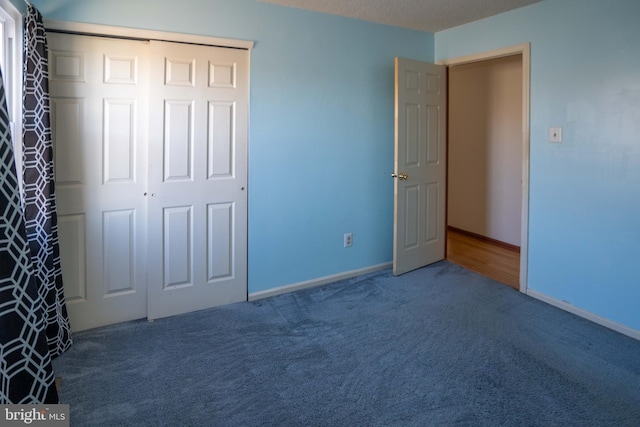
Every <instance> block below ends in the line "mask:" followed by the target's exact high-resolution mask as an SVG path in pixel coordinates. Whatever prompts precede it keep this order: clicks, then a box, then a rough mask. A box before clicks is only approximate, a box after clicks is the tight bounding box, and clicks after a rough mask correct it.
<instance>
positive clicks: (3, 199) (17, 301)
mask: <svg viewBox="0 0 640 427" xmlns="http://www.w3.org/2000/svg"><path fill="white" fill-rule="evenodd" d="M0 216H1V217H0V242H2V243H1V244H0V404H9V403H14V404H18V403H23V404H37V403H58V394H57V392H56V388H55V377H54V374H53V367H52V365H51V358H50V356H49V349H48V346H47V337H46V335H45V321H44V316H43V312H42V299H41V297H40V295H39V293H38V289H37V285H36V282H35V280H34V276H33V275H32V263H31V254H30V251H29V244H28V242H27V233H26V231H25V224H24V218H23V216H22V206H21V203H20V189H19V187H18V176H17V174H16V167H15V157H14V153H13V143H12V141H11V129H10V127H9V114H8V112H7V101H6V95H5V90H4V84H3V82H2V72H1V71H0Z"/></svg>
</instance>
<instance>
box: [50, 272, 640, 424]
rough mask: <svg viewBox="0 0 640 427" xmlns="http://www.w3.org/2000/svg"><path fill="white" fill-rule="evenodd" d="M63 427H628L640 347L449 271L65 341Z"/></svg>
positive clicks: (381, 278) (639, 418) (384, 278)
mask: <svg viewBox="0 0 640 427" xmlns="http://www.w3.org/2000/svg"><path fill="white" fill-rule="evenodd" d="M55 368H56V375H57V376H61V377H62V390H61V393H60V397H61V400H62V403H68V404H70V408H71V425H72V426H92V425H104V426H448V425H460V426H518V425H522V426H638V425H640V342H638V341H636V340H633V339H631V338H629V337H626V336H623V335H620V334H618V333H616V332H613V331H611V330H608V329H606V328H603V327H601V326H599V325H596V324H594V323H591V322H589V321H587V320H584V319H581V318H579V317H576V316H574V315H571V314H569V313H567V312H564V311H562V310H559V309H556V308H554V307H552V306H549V305H547V304H544V303H542V302H540V301H537V300H534V299H532V298H530V297H528V296H526V295H523V294H521V293H519V292H517V291H515V290H513V289H512V288H510V287H508V286H505V285H500V284H498V283H496V282H493V281H491V280H489V279H486V278H484V277H482V276H479V275H477V274H475V273H472V272H470V271H468V270H465V269H463V268H461V267H458V266H456V265H454V264H451V263H449V262H447V261H442V262H439V263H436V264H434V265H431V266H429V267H426V268H423V269H420V270H417V271H414V272H411V273H407V274H405V275H403V276H400V277H393V276H392V274H391V271H388V270H385V271H382V272H377V273H372V274H368V275H364V276H360V277H356V278H353V279H349V280H345V281H341V282H337V283H334V284H331V285H327V286H322V287H317V288H313V289H307V290H302V291H298V292H294V293H290V294H285V295H280V296H277V297H272V298H268V299H264V300H260V301H256V302H246V303H239V304H233V305H229V306H225V307H220V308H216V309H211V310H205V311H200V312H196V313H191V314H187V315H182V316H176V317H172V318H167V319H161V320H157V321H155V322H152V323H149V322H146V321H134V322H128V323H124V324H119V325H114V326H109V327H105V328H99V329H94V330H90V331H85V332H81V333H76V334H75V335H74V345H73V347H72V348H71V349H70V350H69V351H68V352H66V353H65V354H64V355H62V356H61V357H60V358H58V359H56V361H55Z"/></svg>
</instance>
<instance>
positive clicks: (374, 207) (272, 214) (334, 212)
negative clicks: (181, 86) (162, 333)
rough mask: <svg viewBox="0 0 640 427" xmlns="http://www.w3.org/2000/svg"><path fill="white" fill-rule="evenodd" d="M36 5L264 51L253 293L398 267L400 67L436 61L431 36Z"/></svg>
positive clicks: (206, 11)
mask: <svg viewBox="0 0 640 427" xmlns="http://www.w3.org/2000/svg"><path fill="white" fill-rule="evenodd" d="M18 3H20V2H19V1H18V0H16V4H18ZM32 3H33V4H34V5H35V6H36V7H37V8H38V9H39V10H40V11H41V12H42V14H43V16H44V17H45V19H54V20H66V21H78V22H89V23H97V24H104V25H114V26H124V27H135V28H143V29H154V30H162V31H171V32H181V33H192V34H202V35H208V36H216V37H227V38H238V39H246V40H253V41H255V42H256V44H255V48H254V50H253V52H252V54H251V105H250V108H251V113H250V114H251V118H250V121H251V123H250V150H249V151H250V161H249V292H250V293H254V292H258V291H263V290H267V289H270V288H274V287H279V286H284V285H289V284H294V283H299V282H301V281H306V280H312V279H316V278H319V277H324V276H328V275H332V274H337V273H342V272H346V271H351V270H356V269H360V268H365V267H369V266H374V265H378V264H381V263H386V262H389V261H391V259H392V239H393V187H392V184H393V183H392V180H391V179H390V177H389V174H390V172H392V170H393V58H394V57H395V56H403V57H407V58H413V59H418V60H425V61H433V55H434V53H433V39H434V36H433V34H428V33H422V32H417V31H410V30H403V29H399V28H393V27H389V26H383V25H377V24H372V23H367V22H363V21H357V20H352V19H346V18H339V17H335V16H331V15H324V14H319V13H312V12H307V11H302V10H299V9H291V8H285V7H280V6H274V5H270V4H266V3H260V2H257V1H254V0H180V1H176V0H135V1H132V0H109V1H105V0H32ZM347 232H352V233H353V236H354V244H353V247H351V248H349V249H344V248H343V242H342V236H343V234H344V233H347Z"/></svg>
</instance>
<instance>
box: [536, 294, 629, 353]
mask: <svg viewBox="0 0 640 427" xmlns="http://www.w3.org/2000/svg"><path fill="white" fill-rule="evenodd" d="M526 293H527V295H529V296H530V297H533V298H535V299H537V300H540V301H542V302H546V303H547V304H550V305H552V306H554V307H558V308H560V309H562V310H564V311H568V312H569V313H572V314H575V315H576V316H580V317H582V318H584V319H587V320H590V321H592V322H594V323H597V324H599V325H602V326H604V327H605V328H609V329H612V330H614V331H616V332H619V333H621V334H623V335H627V336H629V337H631V338H634V339H636V340H639V341H640V331H639V330H637V329H633V328H630V327H628V326H625V325H621V324H620V323H616V322H614V321H612V320H609V319H606V318H604V317H601V316H598V315H597V314H593V313H591V312H589V311H587V310H583V309H581V308H578V307H576V306H574V305H571V304H570V303H568V302H566V301H561V300H558V299H555V298H552V297H550V296H547V295H545V294H542V293H540V292H537V291H534V290H532V289H527V292H526Z"/></svg>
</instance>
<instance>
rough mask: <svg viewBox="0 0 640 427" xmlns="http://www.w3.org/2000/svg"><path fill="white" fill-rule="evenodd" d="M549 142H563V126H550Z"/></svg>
mask: <svg viewBox="0 0 640 427" xmlns="http://www.w3.org/2000/svg"><path fill="white" fill-rule="evenodd" d="M549 142H555V143H560V142H562V128H549Z"/></svg>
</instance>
